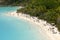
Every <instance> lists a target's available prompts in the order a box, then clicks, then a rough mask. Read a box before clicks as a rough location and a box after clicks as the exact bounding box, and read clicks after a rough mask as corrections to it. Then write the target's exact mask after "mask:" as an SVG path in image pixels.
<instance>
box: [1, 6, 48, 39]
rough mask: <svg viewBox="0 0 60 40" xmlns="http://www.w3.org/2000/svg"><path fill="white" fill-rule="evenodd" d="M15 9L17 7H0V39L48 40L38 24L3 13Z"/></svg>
mask: <svg viewBox="0 0 60 40" xmlns="http://www.w3.org/2000/svg"><path fill="white" fill-rule="evenodd" d="M17 9H19V8H18V7H0V40H48V39H47V37H46V36H45V35H44V33H43V32H42V31H41V30H39V29H38V28H37V27H38V26H36V25H34V24H31V23H29V22H28V21H26V20H23V19H19V18H17V17H12V16H6V15H4V14H6V13H8V12H14V11H17ZM39 31H40V32H39Z"/></svg>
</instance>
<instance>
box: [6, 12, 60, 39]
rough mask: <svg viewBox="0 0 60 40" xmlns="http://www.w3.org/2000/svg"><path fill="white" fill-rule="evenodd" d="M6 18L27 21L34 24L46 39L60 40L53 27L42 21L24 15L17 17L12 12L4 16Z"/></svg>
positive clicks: (20, 14) (59, 35)
mask: <svg viewBox="0 0 60 40" xmlns="http://www.w3.org/2000/svg"><path fill="white" fill-rule="evenodd" d="M5 15H6V16H13V17H18V18H20V19H24V20H27V21H29V22H31V23H33V24H36V25H38V26H39V29H41V30H42V31H43V33H44V34H45V35H46V36H47V37H48V39H50V40H60V34H59V32H58V30H57V28H56V27H55V26H52V25H50V24H49V23H47V22H46V21H44V20H41V19H37V18H36V17H31V16H29V15H26V14H22V13H19V15H18V14H17V13H16V11H14V12H10V13H7V14H5Z"/></svg>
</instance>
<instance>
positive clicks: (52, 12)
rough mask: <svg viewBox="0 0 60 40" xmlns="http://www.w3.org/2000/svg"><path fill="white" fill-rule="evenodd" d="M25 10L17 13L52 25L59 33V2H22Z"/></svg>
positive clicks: (45, 0)
mask: <svg viewBox="0 0 60 40" xmlns="http://www.w3.org/2000/svg"><path fill="white" fill-rule="evenodd" d="M22 4H23V5H24V6H25V8H22V9H18V10H17V12H18V13H19V12H22V13H25V14H29V15H31V16H36V17H38V18H39V19H43V20H46V21H47V22H49V23H54V25H56V27H57V28H58V30H59V31H60V0H24V1H23V0H22Z"/></svg>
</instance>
